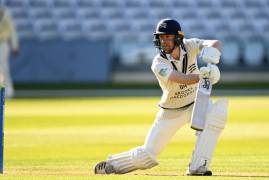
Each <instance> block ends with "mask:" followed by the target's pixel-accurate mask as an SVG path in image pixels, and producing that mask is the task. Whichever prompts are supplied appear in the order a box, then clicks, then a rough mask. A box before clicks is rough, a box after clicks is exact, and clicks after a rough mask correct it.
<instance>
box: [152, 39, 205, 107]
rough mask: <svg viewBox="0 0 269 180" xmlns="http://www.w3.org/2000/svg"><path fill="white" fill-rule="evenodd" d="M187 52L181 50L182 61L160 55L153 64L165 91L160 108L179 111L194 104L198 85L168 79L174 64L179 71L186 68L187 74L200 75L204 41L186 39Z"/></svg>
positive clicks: (153, 69) (154, 71) (153, 68)
mask: <svg viewBox="0 0 269 180" xmlns="http://www.w3.org/2000/svg"><path fill="white" fill-rule="evenodd" d="M183 42H184V46H185V48H186V51H187V52H185V51H184V50H183V49H181V48H180V51H181V52H180V60H174V59H173V58H172V57H171V56H170V55H169V54H167V55H166V57H167V58H165V57H164V56H161V55H160V54H159V55H157V56H155V57H154V59H153V62H152V66H151V70H152V71H153V73H154V74H155V76H156V78H157V80H158V82H159V85H160V87H161V89H162V91H163V94H162V98H161V100H160V102H159V106H160V107H163V108H168V109H177V108H181V107H184V106H186V105H188V104H190V103H192V102H193V101H194V99H195V94H196V89H197V85H198V83H197V84H192V85H186V84H180V83H176V82H172V81H169V80H168V78H169V76H170V74H171V73H172V71H173V70H175V69H174V67H173V65H172V63H171V61H172V62H174V64H175V66H176V68H177V71H179V72H182V69H183V66H184V67H185V70H186V74H199V69H198V66H197V55H198V54H199V53H200V50H201V49H202V48H203V42H204V40H201V39H196V38H193V39H184V40H183ZM185 53H187V63H183V58H184V54H185Z"/></svg>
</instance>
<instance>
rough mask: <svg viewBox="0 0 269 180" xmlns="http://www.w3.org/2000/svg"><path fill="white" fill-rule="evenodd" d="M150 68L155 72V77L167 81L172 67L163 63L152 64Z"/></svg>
mask: <svg viewBox="0 0 269 180" xmlns="http://www.w3.org/2000/svg"><path fill="white" fill-rule="evenodd" d="M151 70H152V71H153V73H154V74H155V76H156V78H157V79H158V80H161V81H168V79H169V76H170V74H171V73H172V71H173V68H172V67H171V66H169V65H168V64H165V63H156V64H152V66H151Z"/></svg>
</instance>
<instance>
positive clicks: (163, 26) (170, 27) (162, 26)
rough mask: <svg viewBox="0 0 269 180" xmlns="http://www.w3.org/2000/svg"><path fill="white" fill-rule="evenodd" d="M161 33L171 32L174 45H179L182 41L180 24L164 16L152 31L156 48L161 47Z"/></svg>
mask: <svg viewBox="0 0 269 180" xmlns="http://www.w3.org/2000/svg"><path fill="white" fill-rule="evenodd" d="M161 34H173V35H176V37H175V45H176V46H180V44H181V43H183V37H184V33H183V32H182V31H181V26H180V24H179V23H178V22H177V21H176V20H174V19H171V18H165V19H162V20H160V21H159V23H158V24H157V27H156V30H155V32H154V33H153V35H154V39H153V43H154V45H155V47H156V48H158V49H161V42H160V38H159V35H161Z"/></svg>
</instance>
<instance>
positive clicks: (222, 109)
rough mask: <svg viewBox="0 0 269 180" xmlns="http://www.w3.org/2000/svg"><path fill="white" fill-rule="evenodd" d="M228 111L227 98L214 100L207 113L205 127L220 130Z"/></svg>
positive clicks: (222, 127) (224, 123)
mask: <svg viewBox="0 0 269 180" xmlns="http://www.w3.org/2000/svg"><path fill="white" fill-rule="evenodd" d="M227 112H228V100H227V99H220V100H218V101H217V102H215V103H214V104H213V106H212V108H211V110H210V111H209V112H208V114H207V118H206V119H207V120H206V128H210V129H215V130H216V131H221V130H222V129H224V128H225V125H226V121H227V114H228V113H227Z"/></svg>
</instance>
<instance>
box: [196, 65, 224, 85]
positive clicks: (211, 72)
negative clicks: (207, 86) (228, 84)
mask: <svg viewBox="0 0 269 180" xmlns="http://www.w3.org/2000/svg"><path fill="white" fill-rule="evenodd" d="M199 77H200V79H204V78H208V79H209V80H210V81H211V82H212V84H216V83H217V82H218V81H219V80H220V71H219V68H218V66H216V65H213V64H212V65H209V66H207V67H201V68H200V75H199Z"/></svg>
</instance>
